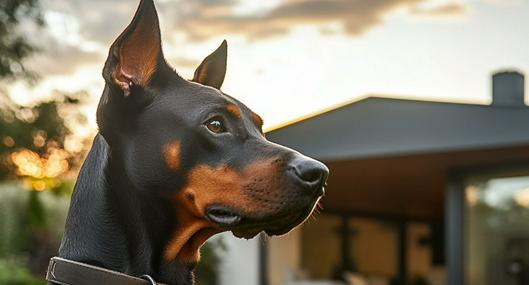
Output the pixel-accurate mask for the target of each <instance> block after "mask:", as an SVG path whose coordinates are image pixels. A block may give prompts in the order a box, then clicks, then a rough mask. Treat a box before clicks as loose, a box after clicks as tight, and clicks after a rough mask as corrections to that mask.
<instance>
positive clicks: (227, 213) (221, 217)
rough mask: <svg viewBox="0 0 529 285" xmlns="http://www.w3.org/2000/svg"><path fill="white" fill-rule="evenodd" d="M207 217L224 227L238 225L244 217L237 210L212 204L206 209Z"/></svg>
mask: <svg viewBox="0 0 529 285" xmlns="http://www.w3.org/2000/svg"><path fill="white" fill-rule="evenodd" d="M206 217H207V219H208V220H209V221H210V222H213V223H215V224H216V225H218V226H219V227H221V228H223V229H228V228H231V227H234V226H236V225H237V224H238V223H239V222H240V221H241V219H242V217H241V215H239V214H238V213H236V212H235V211H233V210H231V209H228V208H226V207H222V206H212V207H209V208H208V209H207V211H206Z"/></svg>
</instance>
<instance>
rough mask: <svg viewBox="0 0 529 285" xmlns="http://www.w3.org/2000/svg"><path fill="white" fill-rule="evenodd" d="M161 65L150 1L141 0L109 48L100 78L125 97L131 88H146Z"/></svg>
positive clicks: (155, 15) (158, 33)
mask: <svg viewBox="0 0 529 285" xmlns="http://www.w3.org/2000/svg"><path fill="white" fill-rule="evenodd" d="M164 64H166V63H165V60H164V58H163V54H162V45H161V38H160V27H159V22H158V14H157V13H156V8H155V7H154V3H153V0H141V2H140V4H139V6H138V10H137V11H136V14H135V15H134V18H133V19H132V22H131V23H130V24H129V25H128V26H127V28H126V29H125V30H124V31H123V32H122V33H121V35H119V37H118V38H117V39H116V40H115V41H114V43H113V44H112V46H111V47H110V51H109V55H108V58H107V61H106V63H105V67H104V69H103V77H104V78H105V80H106V81H107V83H108V84H111V85H115V86H117V87H118V88H119V89H121V91H122V92H123V95H124V96H125V97H126V96H129V95H130V93H131V89H133V88H132V87H133V86H139V87H142V88H145V87H147V86H148V85H149V83H150V81H151V79H152V76H153V74H154V73H155V72H156V71H157V70H158V69H159V68H160V67H161V65H164Z"/></svg>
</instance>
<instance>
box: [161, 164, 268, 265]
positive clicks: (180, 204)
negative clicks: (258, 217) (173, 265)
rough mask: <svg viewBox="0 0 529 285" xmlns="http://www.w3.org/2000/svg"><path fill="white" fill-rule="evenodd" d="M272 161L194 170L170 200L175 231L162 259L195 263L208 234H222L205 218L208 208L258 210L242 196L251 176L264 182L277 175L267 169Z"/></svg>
mask: <svg viewBox="0 0 529 285" xmlns="http://www.w3.org/2000/svg"><path fill="white" fill-rule="evenodd" d="M272 161H273V159H267V160H261V161H256V162H254V163H252V164H250V165H249V166H247V167H245V168H244V169H242V170H241V171H236V170H234V169H233V168H231V167H229V166H226V165H224V166H220V167H217V168H212V167H209V166H207V165H198V166H196V167H194V168H193V169H192V170H191V171H190V173H189V176H188V182H187V184H186V186H184V187H183V188H182V190H180V191H179V193H178V195H176V196H174V197H173V198H172V200H173V202H174V204H175V207H176V209H177V214H176V215H177V223H178V228H177V230H175V232H174V233H173V238H172V239H171V241H170V242H169V243H168V245H167V246H166V248H165V250H164V258H165V260H167V261H171V260H175V259H176V260H179V261H183V262H197V261H198V260H199V259H200V253H199V250H200V247H201V246H202V245H203V244H204V242H205V241H206V240H207V239H208V238H210V237H211V236H212V235H214V234H216V233H219V232H221V231H222V230H221V229H220V228H219V227H218V226H217V225H215V224H213V223H211V222H209V220H207V219H206V208H207V207H208V206H210V205H213V204H222V205H227V206H229V207H232V208H234V209H237V210H238V211H242V212H245V213H250V212H255V211H258V210H259V209H258V207H257V206H258V205H256V202H255V201H253V200H252V199H251V196H250V195H245V194H244V193H243V190H244V186H245V185H248V183H249V180H250V179H252V178H255V177H262V180H267V181H268V180H272V179H265V178H266V177H268V176H270V175H277V173H276V168H275V167H273V166H271V165H272V163H271V162H272ZM268 178H270V177H268ZM264 183H266V182H264ZM267 187H272V186H267Z"/></svg>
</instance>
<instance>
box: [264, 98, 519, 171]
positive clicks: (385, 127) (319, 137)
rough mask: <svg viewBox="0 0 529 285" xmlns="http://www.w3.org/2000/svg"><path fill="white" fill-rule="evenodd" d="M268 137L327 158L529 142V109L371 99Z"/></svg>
mask: <svg viewBox="0 0 529 285" xmlns="http://www.w3.org/2000/svg"><path fill="white" fill-rule="evenodd" d="M267 138H268V139H270V140H271V141H274V142H277V143H280V144H283V145H286V146H289V147H292V148H294V149H296V150H299V151H300V152H302V153H304V154H307V155H309V156H312V157H314V158H317V159H322V160H327V161H329V160H346V159H354V158H365V157H375V156H387V155H402V154H414V153H427V152H439V151H454V150H466V149H485V148H495V147H508V146H519V145H529V108H527V107H519V106H516V107H505V106H494V105H478V104H461V103H447V102H433V101H420V100H407V99H396V98H384V97H367V98H365V99H362V100H359V101H356V102H353V103H350V104H347V105H345V106H341V107H339V108H336V109H332V110H329V111H327V112H324V113H322V114H319V115H317V116H314V117H309V118H307V119H305V120H302V121H299V122H296V123H293V124H290V125H286V126H284V127H281V128H278V129H275V130H272V131H269V132H267Z"/></svg>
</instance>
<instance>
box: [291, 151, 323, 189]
mask: <svg viewBox="0 0 529 285" xmlns="http://www.w3.org/2000/svg"><path fill="white" fill-rule="evenodd" d="M291 167H292V169H293V170H294V174H295V175H294V176H295V178H296V179H297V180H298V181H299V182H301V184H303V186H305V187H306V188H308V189H310V190H312V191H320V192H323V187H324V184H325V182H326V181H327V176H329V169H328V168H327V166H325V164H323V163H321V162H319V161H317V160H314V159H312V158H308V157H298V158H296V159H294V160H293V161H292V162H291Z"/></svg>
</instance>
